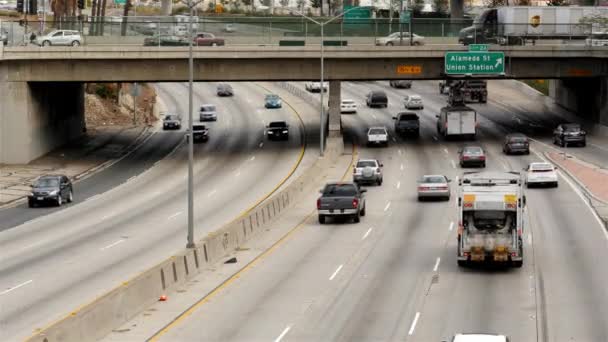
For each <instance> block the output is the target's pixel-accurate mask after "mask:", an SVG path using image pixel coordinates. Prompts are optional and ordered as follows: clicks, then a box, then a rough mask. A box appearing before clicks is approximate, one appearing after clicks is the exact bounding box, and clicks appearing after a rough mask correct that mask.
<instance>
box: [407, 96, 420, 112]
mask: <svg viewBox="0 0 608 342" xmlns="http://www.w3.org/2000/svg"><path fill="white" fill-rule="evenodd" d="M403 105H404V106H405V109H424V105H423V104H422V97H420V95H405V97H404V98H403Z"/></svg>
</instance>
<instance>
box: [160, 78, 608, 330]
mask: <svg viewBox="0 0 608 342" xmlns="http://www.w3.org/2000/svg"><path fill="white" fill-rule="evenodd" d="M501 82H503V81H497V82H493V83H492V84H490V86H489V99H490V101H489V102H488V104H473V105H472V106H473V107H475V108H476V109H477V110H478V111H479V114H480V127H479V130H480V133H479V134H478V138H477V143H479V144H480V145H481V146H483V147H484V149H485V150H486V155H487V156H488V162H487V163H488V166H487V168H486V169H487V170H496V171H507V170H515V171H519V170H521V169H522V168H524V167H525V166H527V164H528V163H530V162H533V161H539V160H542V159H543V158H544V157H543V156H542V153H543V152H544V151H550V150H555V149H556V147H554V146H552V145H550V143H551V139H550V136H548V135H547V133H548V132H549V133H550V132H551V131H552V130H553V128H554V127H555V126H556V125H557V124H558V123H561V122H562V121H563V119H560V118H559V117H558V116H557V115H555V113H556V110H557V109H556V108H555V107H553V106H551V105H550V104H549V105H547V104H539V103H538V98H536V97H535V96H534V94H533V93H531V92H530V91H524V90H522V88H521V87H518V86H516V85H515V83H514V82H512V81H504V83H501ZM369 90H384V91H386V92H387V93H388V96H389V106H388V108H386V109H369V108H366V107H365V102H364V101H365V100H364V97H365V94H366V93H367V92H368V91H369ZM405 93H410V94H414V93H415V94H419V95H421V96H422V97H423V100H424V102H425V109H424V110H422V111H420V116H421V126H422V129H421V137H420V139H418V140H412V139H403V138H400V137H396V139H395V140H396V141H391V144H390V146H389V147H388V148H385V149H383V148H367V147H365V146H364V144H363V143H364V142H365V131H366V129H367V128H368V127H369V126H374V125H385V126H387V127H388V128H389V129H390V131H391V132H392V131H393V130H392V127H393V120H392V116H393V115H394V114H395V113H396V112H398V111H400V110H402V109H401V108H402V105H401V98H402V94H405ZM342 98H351V99H354V100H355V101H357V102H358V105H359V112H358V114H355V115H342V120H343V125H344V131H345V135H346V136H347V137H348V139H351V140H352V141H353V142H354V143H356V144H360V145H362V146H360V151H359V157H361V158H362V157H372V158H378V159H379V160H380V161H381V162H383V163H384V183H383V185H382V186H380V187H377V186H372V187H369V192H368V193H367V215H366V216H365V217H363V218H362V220H361V223H359V224H351V223H333V222H332V223H330V224H326V225H319V224H318V222H317V219H316V216H314V217H312V218H311V219H309V220H308V221H307V222H306V225H305V226H304V227H303V228H302V229H300V230H298V232H297V233H296V234H295V235H294V236H292V237H291V238H290V239H288V240H286V241H285V242H283V243H282V244H281V245H280V246H279V247H278V248H276V249H274V250H273V251H272V253H271V254H270V255H267V256H266V257H265V258H264V259H263V260H261V261H260V262H259V263H258V264H257V265H256V267H255V268H251V269H248V270H247V271H246V272H242V273H241V274H238V281H234V282H231V283H230V284H229V285H228V286H226V288H224V289H222V291H219V292H218V293H216V294H215V296H214V298H213V300H210V301H206V302H204V304H203V305H200V306H198V307H197V309H196V310H195V311H194V312H192V313H190V314H189V315H188V316H187V317H179V318H178V319H177V321H176V322H175V323H174V324H172V325H171V327H170V328H168V329H165V330H162V331H161V332H160V334H159V335H158V336H152V334H153V333H154V332H150V334H151V335H150V337H158V339H159V340H161V341H195V340H196V341H276V342H280V341H404V340H406V341H422V342H426V341H440V340H442V339H449V338H450V337H451V336H452V335H453V334H455V333H458V332H492V333H501V334H506V335H508V336H510V337H511V340H512V341H566V340H567V341H607V340H608V287H606V283H607V282H608V272H607V269H606V267H604V266H602V262H603V260H606V259H607V258H608V248H607V247H608V233H607V232H606V231H605V230H604V228H603V226H602V225H601V223H600V221H599V219H598V218H597V217H596V216H595V215H594V213H593V212H592V210H591V208H590V207H588V205H587V204H586V201H585V200H584V199H583V197H582V195H581V194H580V190H578V189H575V188H574V186H573V185H572V183H571V181H570V180H569V179H567V178H564V176H563V175H562V176H561V177H560V185H559V187H558V188H554V189H530V190H527V198H528V201H527V202H528V207H527V211H526V222H527V228H526V229H525V231H524V255H525V262H524V266H523V267H522V268H520V269H497V268H492V267H476V268H464V269H463V268H459V267H458V266H457V265H456V260H455V254H456V241H457V240H456V236H457V232H456V228H457V227H455V224H456V223H455V221H456V209H455V200H454V198H455V196H453V197H452V200H451V201H449V202H424V203H419V202H418V201H417V199H416V193H415V189H416V184H417V183H416V181H417V179H418V178H419V177H420V176H421V175H423V174H437V173H439V174H445V175H447V176H448V177H449V178H451V179H453V180H455V179H457V177H458V176H459V175H461V173H462V171H463V170H462V169H461V168H460V167H459V166H458V157H457V154H456V152H457V150H458V148H459V147H460V146H462V145H464V144H468V143H469V142H462V141H447V142H446V141H443V140H442V139H441V138H438V137H437V136H436V130H435V113H437V112H438V111H439V108H440V107H442V106H443V105H444V103H445V99H446V98H445V97H444V96H442V95H438V91H437V82H418V81H415V82H414V86H413V88H412V89H411V90H395V89H391V88H390V87H388V82H373V83H343V85H342ZM529 123H534V124H533V125H530V124H529ZM521 130H525V131H524V132H525V133H527V134H528V135H530V136H531V137H532V138H533V139H534V141H533V143H532V153H531V154H530V155H523V156H505V155H504V154H503V153H502V145H501V144H502V141H503V139H504V135H505V134H506V133H508V132H516V131H521ZM392 136H393V137H395V135H394V134H392ZM605 141H606V140H605V138H603V139H599V138H594V137H590V138H589V144H588V147H586V148H568V149H567V151H568V153H570V154H573V155H576V156H579V157H581V158H583V159H587V160H590V161H592V162H599V163H606V161H607V160H608V146H607V144H606V142H605ZM557 149H558V150H562V149H560V148H557ZM455 190H456V188H455V184H454V183H452V191H453V194H454V192H455ZM313 207H314V203H311V210H312V208H313ZM296 224H297V222H295V220H294V222H293V225H294V226H295V225H296Z"/></svg>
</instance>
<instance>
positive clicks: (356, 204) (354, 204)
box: [353, 198, 359, 209]
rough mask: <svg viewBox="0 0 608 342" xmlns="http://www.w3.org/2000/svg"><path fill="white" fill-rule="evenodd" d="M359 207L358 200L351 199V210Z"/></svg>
mask: <svg viewBox="0 0 608 342" xmlns="http://www.w3.org/2000/svg"><path fill="white" fill-rule="evenodd" d="M358 206H359V200H358V199H356V198H355V199H353V208H355V209H356V208H357V207H358Z"/></svg>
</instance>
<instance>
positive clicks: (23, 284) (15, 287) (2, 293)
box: [0, 279, 33, 296]
mask: <svg viewBox="0 0 608 342" xmlns="http://www.w3.org/2000/svg"><path fill="white" fill-rule="evenodd" d="M32 281H33V280H31V279H30V280H28V281H25V282H23V283H21V284H19V285H16V286H13V287H11V288H8V289H6V290H4V291H2V292H0V296H2V295H4V294H7V293H9V292H11V291H13V290H16V289H18V288H20V287H21V286H25V285H27V284H29V283H31V282H32Z"/></svg>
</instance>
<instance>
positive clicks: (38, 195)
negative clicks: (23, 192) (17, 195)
mask: <svg viewBox="0 0 608 342" xmlns="http://www.w3.org/2000/svg"><path fill="white" fill-rule="evenodd" d="M73 200H74V190H73V189H72V182H70V179H69V178H68V177H66V176H63V175H52V176H51V175H49V176H42V177H40V178H38V179H37V180H36V181H35V182H34V184H32V192H31V193H30V194H29V196H27V203H28V205H29V207H30V208H32V207H34V206H35V205H36V204H38V203H53V204H55V205H57V206H61V205H62V204H63V202H64V201H65V202H68V203H70V202H72V201H73Z"/></svg>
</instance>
